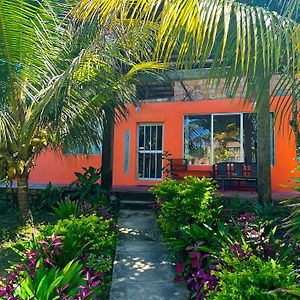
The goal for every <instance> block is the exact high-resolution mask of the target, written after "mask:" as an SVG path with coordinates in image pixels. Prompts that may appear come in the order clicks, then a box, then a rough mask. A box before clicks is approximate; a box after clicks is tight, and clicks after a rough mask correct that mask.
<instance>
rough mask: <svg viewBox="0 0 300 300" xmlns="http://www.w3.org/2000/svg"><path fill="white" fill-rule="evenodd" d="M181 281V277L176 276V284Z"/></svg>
mask: <svg viewBox="0 0 300 300" xmlns="http://www.w3.org/2000/svg"><path fill="white" fill-rule="evenodd" d="M180 281H181V276H180V275H176V276H175V282H176V283H179V282H180Z"/></svg>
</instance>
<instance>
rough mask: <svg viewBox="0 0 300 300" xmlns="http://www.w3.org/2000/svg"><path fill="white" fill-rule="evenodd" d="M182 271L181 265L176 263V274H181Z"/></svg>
mask: <svg viewBox="0 0 300 300" xmlns="http://www.w3.org/2000/svg"><path fill="white" fill-rule="evenodd" d="M182 270H183V263H182V262H181V261H180V262H178V263H177V265H176V272H177V273H181V272H182Z"/></svg>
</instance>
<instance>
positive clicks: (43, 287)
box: [0, 168, 116, 300]
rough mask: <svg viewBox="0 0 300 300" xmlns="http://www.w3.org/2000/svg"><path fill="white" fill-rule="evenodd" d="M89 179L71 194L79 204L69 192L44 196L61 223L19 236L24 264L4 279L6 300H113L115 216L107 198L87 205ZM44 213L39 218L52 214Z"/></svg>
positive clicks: (1, 293)
mask: <svg viewBox="0 0 300 300" xmlns="http://www.w3.org/2000/svg"><path fill="white" fill-rule="evenodd" d="M90 170H91V172H93V169H92V168H90ZM84 174H85V175H86V173H83V174H81V175H82V176H84V178H85V179H84V178H81V176H80V173H78V174H77V176H78V177H80V178H81V179H82V181H83V182H84V183H83V184H82V186H81V189H78V190H77V191H75V192H74V189H73V190H72V191H73V198H74V200H69V198H67V195H68V196H70V195H71V194H72V193H71V191H67V189H66V188H64V189H62V191H60V190H59V189H56V188H53V187H49V189H47V190H45V191H44V193H42V198H43V199H44V200H45V199H47V197H49V198H48V199H52V204H53V205H54V206H53V213H54V215H56V216H57V217H58V220H55V219H54V220H55V221H54V222H51V223H48V224H44V225H39V226H34V227H32V226H29V227H27V228H25V230H23V231H22V233H21V234H19V236H18V238H17V242H16V243H15V245H14V247H13V249H14V250H15V252H16V253H18V254H19V255H20V259H21V263H19V264H16V265H14V266H12V267H11V268H10V270H9V271H8V274H7V276H5V278H1V281H0V297H1V299H24V300H27V299H31V298H32V297H35V298H34V299H43V300H44V299H49V300H50V299H66V300H67V299H68V300H71V299H92V298H94V297H95V299H100V298H101V299H108V297H109V290H110V284H111V273H112V262H113V256H114V251H115V243H116V233H115V218H114V217H113V214H114V213H115V210H114V209H113V207H112V206H110V205H109V201H108V200H106V201H105V202H104V200H103V199H106V195H103V194H102V195H101V197H100V194H99V193H95V194H93V193H91V194H90V197H87V199H88V200H90V202H89V201H88V200H83V199H84V197H83V195H86V194H85V192H86V190H87V187H88V186H90V185H89V180H87V179H88V178H89V176H88V175H87V176H85V175H84ZM91 181H93V179H91ZM94 185H98V186H99V183H95V182H94ZM72 186H73V185H72ZM85 187H86V188H85ZM80 191H81V192H82V193H81V192H80ZM70 193H71V194H70ZM51 195H53V196H54V197H52V196H51ZM58 195H61V197H57V196H58ZM54 199H56V200H57V202H56V203H55V201H54ZM42 209H43V211H40V213H43V214H45V213H47V210H46V206H43V207H42Z"/></svg>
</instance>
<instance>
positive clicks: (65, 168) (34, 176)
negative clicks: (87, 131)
mask: <svg viewBox="0 0 300 300" xmlns="http://www.w3.org/2000/svg"><path fill="white" fill-rule="evenodd" d="M89 166H94V167H95V168H99V167H100V166H101V155H89V156H84V155H63V154H62V153H57V152H53V151H51V150H48V151H45V152H43V153H42V154H41V155H40V156H39V157H38V159H37V160H36V167H35V168H34V169H33V170H32V172H31V174H30V177H29V181H30V182H31V183H49V182H51V183H53V184H69V183H71V182H72V181H74V180H75V178H76V177H75V174H74V173H75V172H83V170H82V167H89Z"/></svg>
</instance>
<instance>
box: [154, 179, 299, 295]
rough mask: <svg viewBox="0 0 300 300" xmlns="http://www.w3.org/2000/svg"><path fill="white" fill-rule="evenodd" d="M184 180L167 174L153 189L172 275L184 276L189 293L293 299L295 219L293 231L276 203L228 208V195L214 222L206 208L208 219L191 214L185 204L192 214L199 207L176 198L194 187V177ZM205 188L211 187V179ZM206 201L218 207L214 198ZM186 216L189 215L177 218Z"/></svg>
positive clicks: (296, 280)
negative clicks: (173, 270) (172, 265)
mask: <svg viewBox="0 0 300 300" xmlns="http://www.w3.org/2000/svg"><path fill="white" fill-rule="evenodd" d="M189 182H190V187H189V188H188V189H187V188H186V187H185V184H184V183H179V182H178V183H177V184H175V183H173V184H172V182H170V181H169V180H167V182H164V183H162V184H160V185H157V186H156V187H155V189H154V192H155V195H156V197H157V201H158V204H159V205H158V206H157V209H158V222H159V224H160V227H161V230H162V232H163V235H164V240H165V243H166V244H167V246H168V247H169V249H170V253H171V254H172V256H173V257H174V260H175V261H176V262H177V263H176V276H175V281H176V282H180V281H182V280H184V281H185V282H186V284H187V287H188V288H189V289H190V292H191V294H190V295H191V299H197V300H199V299H280V298H282V299H294V298H293V295H299V288H298V289H297V286H298V284H299V271H298V266H299V259H298V257H299V246H298V243H299V236H298V234H297V231H295V230H296V228H297V223H293V228H292V229H293V231H292V232H289V231H288V230H287V228H285V225H284V222H283V220H284V219H285V218H286V216H287V215H288V212H286V211H285V210H284V209H283V207H281V206H278V207H275V206H270V207H261V206H256V207H255V206H254V205H253V203H252V205H248V206H247V207H246V206H244V207H243V206H242V205H237V206H236V208H235V211H233V207H232V204H231V203H232V201H229V203H228V204H226V203H225V202H224V207H223V209H222V212H221V213H219V214H216V213H214V214H213V217H214V219H213V222H211V220H210V219H209V213H208V219H207V218H206V216H202V217H198V218H194V219H193V220H191V219H190V218H188V217H187V213H186V209H187V210H188V211H189V212H190V213H191V214H193V213H197V212H198V210H197V209H194V210H192V209H191V207H189V205H188V202H187V204H186V203H185V202H184V199H182V201H181V203H180V204H179V203H178V201H177V199H176V198H177V197H178V195H181V194H184V195H188V194H189V193H188V192H187V190H192V189H193V187H196V185H197V183H196V182H195V181H194V182H193V181H192V180H190V181H189ZM193 183H194V184H193ZM210 190H211V191H210V192H209V193H213V190H214V187H213V186H212V185H211V186H210ZM195 191H199V193H198V194H197V196H196V195H194V197H193V199H205V197H206V195H207V192H208V191H207V190H201V189H200V190H199V189H195ZM201 195H202V196H201ZM187 198H188V197H187ZM231 200H234V199H231ZM235 201H238V199H236V200H235ZM166 203H168V204H169V206H165V205H164V204H166ZM171 203H172V204H171ZM239 203H241V201H239ZM211 204H212V206H210V207H212V208H213V209H214V208H217V206H214V204H217V202H215V201H214V202H212V203H211ZM171 205H172V206H171ZM227 205H228V207H227ZM169 207H172V208H173V209H172V210H171V212H173V213H174V215H175V214H176V220H178V222H176V224H174V219H175V217H174V215H173V216H172V220H173V224H172V222H171V218H170V216H171V214H170V210H169ZM195 207H196V208H197V204H196V205H195ZM206 212H210V209H208V208H206ZM292 217H295V215H294V214H293V215H292ZM185 219H189V221H188V222H186V223H185V222H184V221H182V220H185ZM294 220H295V219H294ZM166 225H169V226H166ZM171 226H172V227H171ZM170 228H172V229H174V230H172V231H171V230H170ZM298 228H299V226H298ZM291 233H292V235H291Z"/></svg>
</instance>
